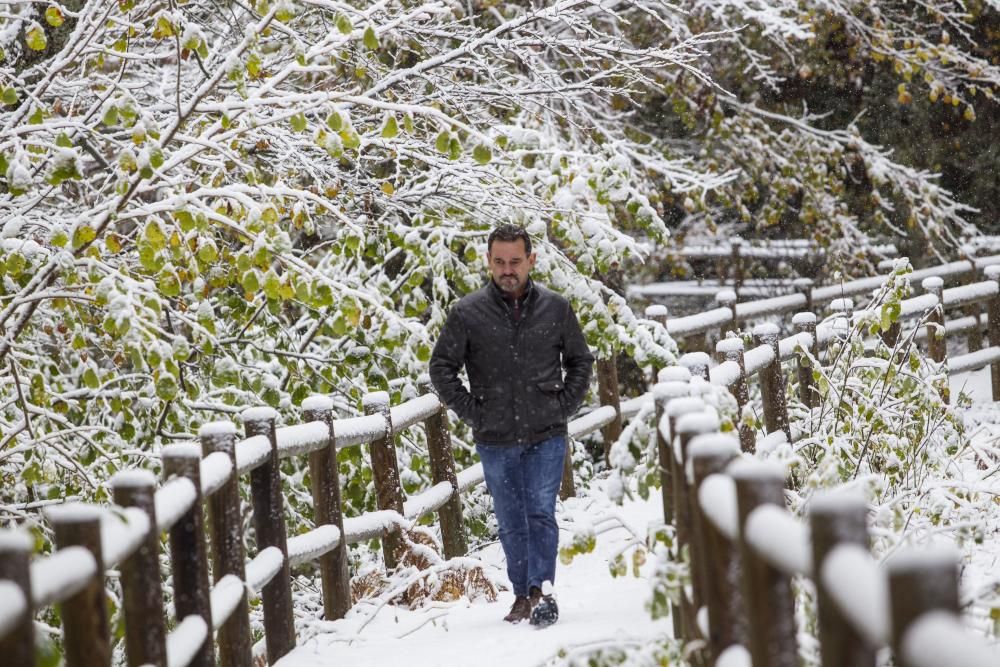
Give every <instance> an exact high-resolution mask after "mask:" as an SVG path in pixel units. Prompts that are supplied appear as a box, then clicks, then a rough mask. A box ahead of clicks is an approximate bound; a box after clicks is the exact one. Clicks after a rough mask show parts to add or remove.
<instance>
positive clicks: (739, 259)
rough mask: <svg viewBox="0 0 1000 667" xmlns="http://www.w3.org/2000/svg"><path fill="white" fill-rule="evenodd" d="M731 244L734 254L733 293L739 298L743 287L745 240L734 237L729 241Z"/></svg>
mask: <svg viewBox="0 0 1000 667" xmlns="http://www.w3.org/2000/svg"><path fill="white" fill-rule="evenodd" d="M729 244H730V247H731V248H732V253H733V291H734V292H736V294H737V296H739V293H740V289H741V288H742V287H743V255H742V249H743V239H742V238H741V237H739V236H733V237H732V238H730V239H729Z"/></svg>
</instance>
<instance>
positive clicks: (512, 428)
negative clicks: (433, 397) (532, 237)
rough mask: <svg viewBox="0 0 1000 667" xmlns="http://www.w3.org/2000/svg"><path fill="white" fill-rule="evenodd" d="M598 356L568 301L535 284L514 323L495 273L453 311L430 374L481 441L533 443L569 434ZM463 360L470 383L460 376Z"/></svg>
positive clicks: (444, 399) (531, 284)
mask: <svg viewBox="0 0 1000 667" xmlns="http://www.w3.org/2000/svg"><path fill="white" fill-rule="evenodd" d="M593 363H594V357H593V355H592V354H591V353H590V348H588V347H587V341H586V340H585V339H584V337H583V332H582V331H580V323H579V322H578V321H577V319H576V315H575V314H574V313H573V309H572V308H571V307H570V305H569V301H567V300H566V299H564V298H563V297H561V296H559V295H558V294H556V293H555V292H553V291H551V290H548V289H546V288H544V287H542V286H540V285H535V284H533V283H529V291H528V293H527V298H526V299H525V302H524V305H523V307H522V314H521V317H520V320H519V321H518V322H516V323H515V322H514V321H513V320H512V318H511V312H510V306H509V305H508V302H507V301H506V300H505V299H504V297H503V293H502V292H501V290H500V288H499V287H497V285H496V283H494V282H493V281H492V280H490V281H489V283H487V285H486V286H485V287H483V288H482V289H480V290H478V291H476V292H473V293H472V294H469V295H467V296H465V297H464V298H462V299H461V300H459V302H458V303H457V304H455V306H454V307H452V309H451V312H450V313H448V320H447V322H445V325H444V328H443V329H442V330H441V336H440V338H438V341H437V345H435V346H434V354H433V355H432V356H431V363H430V375H431V381H432V382H433V383H434V389H435V390H436V391H437V393H438V396H439V397H440V398H441V400H442V401H443V402H444V403H445V404H446V405H447V406H448V407H449V408H451V409H452V410H454V411H455V414H457V415H458V416H459V417H460V418H461V419H462V420H463V421H464V422H466V423H467V424H469V425H470V426H472V430H473V437H474V438H475V440H476V442H477V443H483V444H496V445H516V444H534V443H536V442H540V441H542V440H545V439H546V438H549V437H551V436H554V435H561V434H565V433H566V422H567V420H568V419H569V416H570V415H572V414H573V413H574V412H576V410H577V408H579V407H580V403H582V402H583V398H584V396H585V395H586V393H587V387H588V386H589V385H590V372H591V367H592V366H593ZM463 365H464V366H465V369H466V371H467V373H468V376H469V389H466V388H465V386H464V385H463V384H462V381H461V380H460V379H459V377H458V374H459V371H460V370H461V369H462V366H463ZM564 370H565V375H564V373H563V371H564Z"/></svg>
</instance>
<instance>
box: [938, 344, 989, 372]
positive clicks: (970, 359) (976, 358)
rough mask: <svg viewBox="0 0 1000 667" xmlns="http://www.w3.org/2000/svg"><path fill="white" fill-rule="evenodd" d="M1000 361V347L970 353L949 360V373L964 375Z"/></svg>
mask: <svg viewBox="0 0 1000 667" xmlns="http://www.w3.org/2000/svg"><path fill="white" fill-rule="evenodd" d="M998 361H1000V347H987V348H984V349H982V350H978V351H976V352H969V353H968V354H963V355H960V356H957V357H952V358H950V359H949V360H948V372H949V373H951V374H954V373H964V372H966V371H974V370H977V369H980V368H983V367H984V366H988V365H990V364H993V363H996V362H998Z"/></svg>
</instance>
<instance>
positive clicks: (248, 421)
mask: <svg viewBox="0 0 1000 667" xmlns="http://www.w3.org/2000/svg"><path fill="white" fill-rule="evenodd" d="M277 416H278V413H277V412H275V410H274V409H273V408H269V407H258V408H247V409H246V410H244V411H243V412H241V413H240V418H241V419H242V420H243V428H244V429H245V431H246V437H247V438H253V437H255V436H257V437H264V438H267V440H268V441H269V443H270V449H271V454H270V456H269V457H268V458H267V460H265V462H264V463H263V464H261V465H260V466H258V467H256V468H254V469H253V470H251V471H250V496H251V500H252V501H253V525H254V530H255V531H256V533H257V550H258V552H260V551H263V550H264V549H266V548H268V547H277V548H278V549H279V550H280V551H281V555H282V563H281V569H280V570H278V573H277V574H275V575H274V576H273V577H272V578H271V581H269V582H267V583H266V584H265V585H264V588H263V589H262V590H261V599H262V600H263V601H264V639H265V641H266V642H267V661H268V663H270V664H272V665H273V664H274V663H276V662H277V661H278V660H279V659H281V657H282V656H284V655H286V654H287V653H288V652H289V651H291V650H292V649H293V648H295V622H294V620H293V617H292V573H291V568H290V567H289V565H288V538H287V535H286V533H285V501H284V495H283V494H282V492H281V469H280V468H279V467H278V438H277V434H276V433H275V430H274V422H275V419H276V418H277Z"/></svg>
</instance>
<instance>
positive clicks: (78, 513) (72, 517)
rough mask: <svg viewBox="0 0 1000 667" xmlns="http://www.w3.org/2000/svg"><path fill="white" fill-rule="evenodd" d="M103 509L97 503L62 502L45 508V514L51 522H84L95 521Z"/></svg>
mask: <svg viewBox="0 0 1000 667" xmlns="http://www.w3.org/2000/svg"><path fill="white" fill-rule="evenodd" d="M103 513H104V510H103V509H102V508H100V507H98V506H97V505H88V504H87V503H76V502H74V503H63V504H62V505H52V506H51V507H47V508H45V516H46V518H47V519H48V520H49V521H51V522H52V523H85V522H88V521H97V520H99V519H100V518H101V516H102V515H103Z"/></svg>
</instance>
